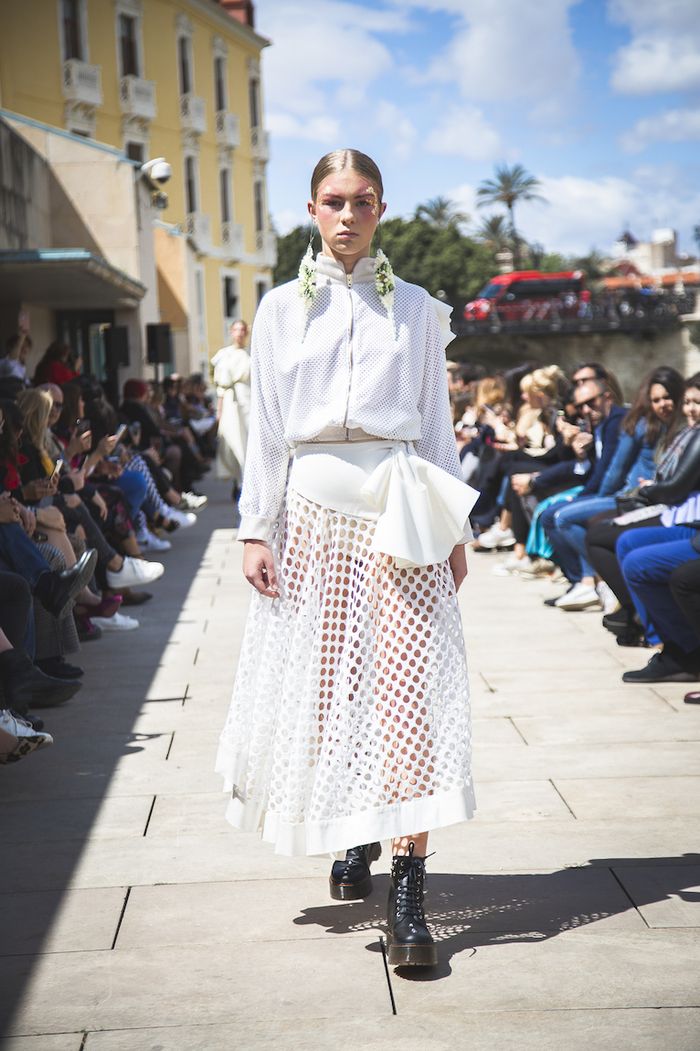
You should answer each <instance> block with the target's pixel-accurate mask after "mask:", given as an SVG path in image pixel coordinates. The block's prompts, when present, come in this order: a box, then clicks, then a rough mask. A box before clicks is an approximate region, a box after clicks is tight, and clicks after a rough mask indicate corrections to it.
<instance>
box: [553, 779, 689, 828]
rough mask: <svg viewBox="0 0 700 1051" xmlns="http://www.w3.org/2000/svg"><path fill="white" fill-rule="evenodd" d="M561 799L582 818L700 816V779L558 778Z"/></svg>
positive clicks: (557, 786) (556, 780) (557, 784)
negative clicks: (627, 815)
mask: <svg viewBox="0 0 700 1051" xmlns="http://www.w3.org/2000/svg"><path fill="white" fill-rule="evenodd" d="M554 783H555V785H556V788H557V790H558V791H559V793H560V794H561V796H562V798H563V799H564V800H565V801H566V803H567V805H568V806H569V807H570V808H571V810H572V811H573V813H574V814H575V815H576V817H579V818H589V819H590V818H609V819H610V820H615V819H616V818H617V817H618V816H620V815H623V814H625V813H629V812H631V811H632V812H634V815H635V819H637V820H639V819H640V818H647V817H658V818H660V817H663V816H664V815H665V816H667V817H668V816H670V815H671V814H677V815H678V816H679V817H682V816H688V817H691V816H696V817H698V816H700V777H601V778H581V779H571V780H569V779H565V778H556V779H555V782H554Z"/></svg>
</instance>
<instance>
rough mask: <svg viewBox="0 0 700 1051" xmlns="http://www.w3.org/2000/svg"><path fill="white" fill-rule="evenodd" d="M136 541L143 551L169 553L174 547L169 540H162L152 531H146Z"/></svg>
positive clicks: (138, 535)
mask: <svg viewBox="0 0 700 1051" xmlns="http://www.w3.org/2000/svg"><path fill="white" fill-rule="evenodd" d="M136 539H137V540H138V544H139V547H140V548H141V550H142V551H169V550H170V548H171V547H172V546H173V545H172V544H171V543H170V541H169V540H161V538H160V537H159V536H156V534H155V533H152V532H151V530H150V529H145V530H144V531H143V533H139V534H137V537H136Z"/></svg>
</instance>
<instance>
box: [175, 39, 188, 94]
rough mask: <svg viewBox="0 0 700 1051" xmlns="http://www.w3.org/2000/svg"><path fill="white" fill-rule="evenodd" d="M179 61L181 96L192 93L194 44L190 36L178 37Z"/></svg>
mask: <svg viewBox="0 0 700 1051" xmlns="http://www.w3.org/2000/svg"><path fill="white" fill-rule="evenodd" d="M177 60H178V69H179V71H180V94H181V95H189V94H191V92H192V42H191V40H190V38H189V37H188V36H181V37H178V40H177Z"/></svg>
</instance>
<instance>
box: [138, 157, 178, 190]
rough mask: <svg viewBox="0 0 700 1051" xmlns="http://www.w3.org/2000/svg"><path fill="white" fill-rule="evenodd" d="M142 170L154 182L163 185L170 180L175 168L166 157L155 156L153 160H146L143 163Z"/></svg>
mask: <svg viewBox="0 0 700 1051" xmlns="http://www.w3.org/2000/svg"><path fill="white" fill-rule="evenodd" d="M141 171H142V172H143V174H144V175H147V176H148V178H149V179H151V180H152V181H153V182H159V183H160V184H161V185H162V184H163V183H166V182H168V180H169V179H170V178H171V176H172V174H173V169H172V168H171V167H170V165H169V164H168V162H167V161H166V159H165V157H154V158H153V160H152V161H146V163H145V164H142V165H141Z"/></svg>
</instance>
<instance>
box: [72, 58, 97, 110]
mask: <svg viewBox="0 0 700 1051" xmlns="http://www.w3.org/2000/svg"><path fill="white" fill-rule="evenodd" d="M63 97H64V98H65V99H66V100H67V101H68V102H77V103H79V104H80V105H82V106H101V105H102V72H101V69H100V67H99V66H90V65H88V63H87V62H81V61H80V59H79V58H69V59H68V60H67V61H66V62H64V63H63Z"/></svg>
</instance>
